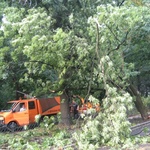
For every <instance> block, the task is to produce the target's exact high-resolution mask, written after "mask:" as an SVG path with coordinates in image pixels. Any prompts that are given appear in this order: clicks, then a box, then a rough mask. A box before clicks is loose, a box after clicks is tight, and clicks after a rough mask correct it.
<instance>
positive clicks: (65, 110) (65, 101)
mask: <svg viewBox="0 0 150 150" xmlns="http://www.w3.org/2000/svg"><path fill="white" fill-rule="evenodd" d="M61 123H62V124H64V125H67V126H70V124H71V120H70V114H69V97H68V96H67V94H66V93H63V94H62V95H61Z"/></svg>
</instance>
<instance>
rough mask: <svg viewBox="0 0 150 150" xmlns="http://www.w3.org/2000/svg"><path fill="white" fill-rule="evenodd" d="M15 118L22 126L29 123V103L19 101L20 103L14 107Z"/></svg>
mask: <svg viewBox="0 0 150 150" xmlns="http://www.w3.org/2000/svg"><path fill="white" fill-rule="evenodd" d="M13 120H14V121H16V122H17V123H18V124H19V125H20V126H22V125H27V124H29V115H28V109H27V103H24V102H22V103H18V105H17V106H16V107H15V108H14V109H13Z"/></svg>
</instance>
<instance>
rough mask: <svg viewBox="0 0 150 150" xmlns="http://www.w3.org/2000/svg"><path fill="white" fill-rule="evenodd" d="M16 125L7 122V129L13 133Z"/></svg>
mask: <svg viewBox="0 0 150 150" xmlns="http://www.w3.org/2000/svg"><path fill="white" fill-rule="evenodd" d="M17 126H18V125H17V123H16V122H15V121H12V122H9V124H8V125H7V127H8V128H9V129H10V130H11V131H14V130H15V129H16V128H17Z"/></svg>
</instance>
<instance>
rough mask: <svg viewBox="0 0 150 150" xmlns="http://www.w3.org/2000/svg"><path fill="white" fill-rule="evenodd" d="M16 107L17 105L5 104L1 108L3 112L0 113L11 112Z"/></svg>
mask: <svg viewBox="0 0 150 150" xmlns="http://www.w3.org/2000/svg"><path fill="white" fill-rule="evenodd" d="M16 105H17V103H7V104H6V105H5V107H4V108H3V110H1V112H9V111H11V110H12V109H13V108H14V107H15V106H16Z"/></svg>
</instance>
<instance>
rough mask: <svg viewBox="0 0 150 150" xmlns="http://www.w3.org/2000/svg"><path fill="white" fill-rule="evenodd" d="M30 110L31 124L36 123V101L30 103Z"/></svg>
mask: <svg viewBox="0 0 150 150" xmlns="http://www.w3.org/2000/svg"><path fill="white" fill-rule="evenodd" d="M28 109H29V122H30V123H34V122H35V116H36V115H37V114H38V108H37V105H36V101H35V100H34V101H29V102H28Z"/></svg>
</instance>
